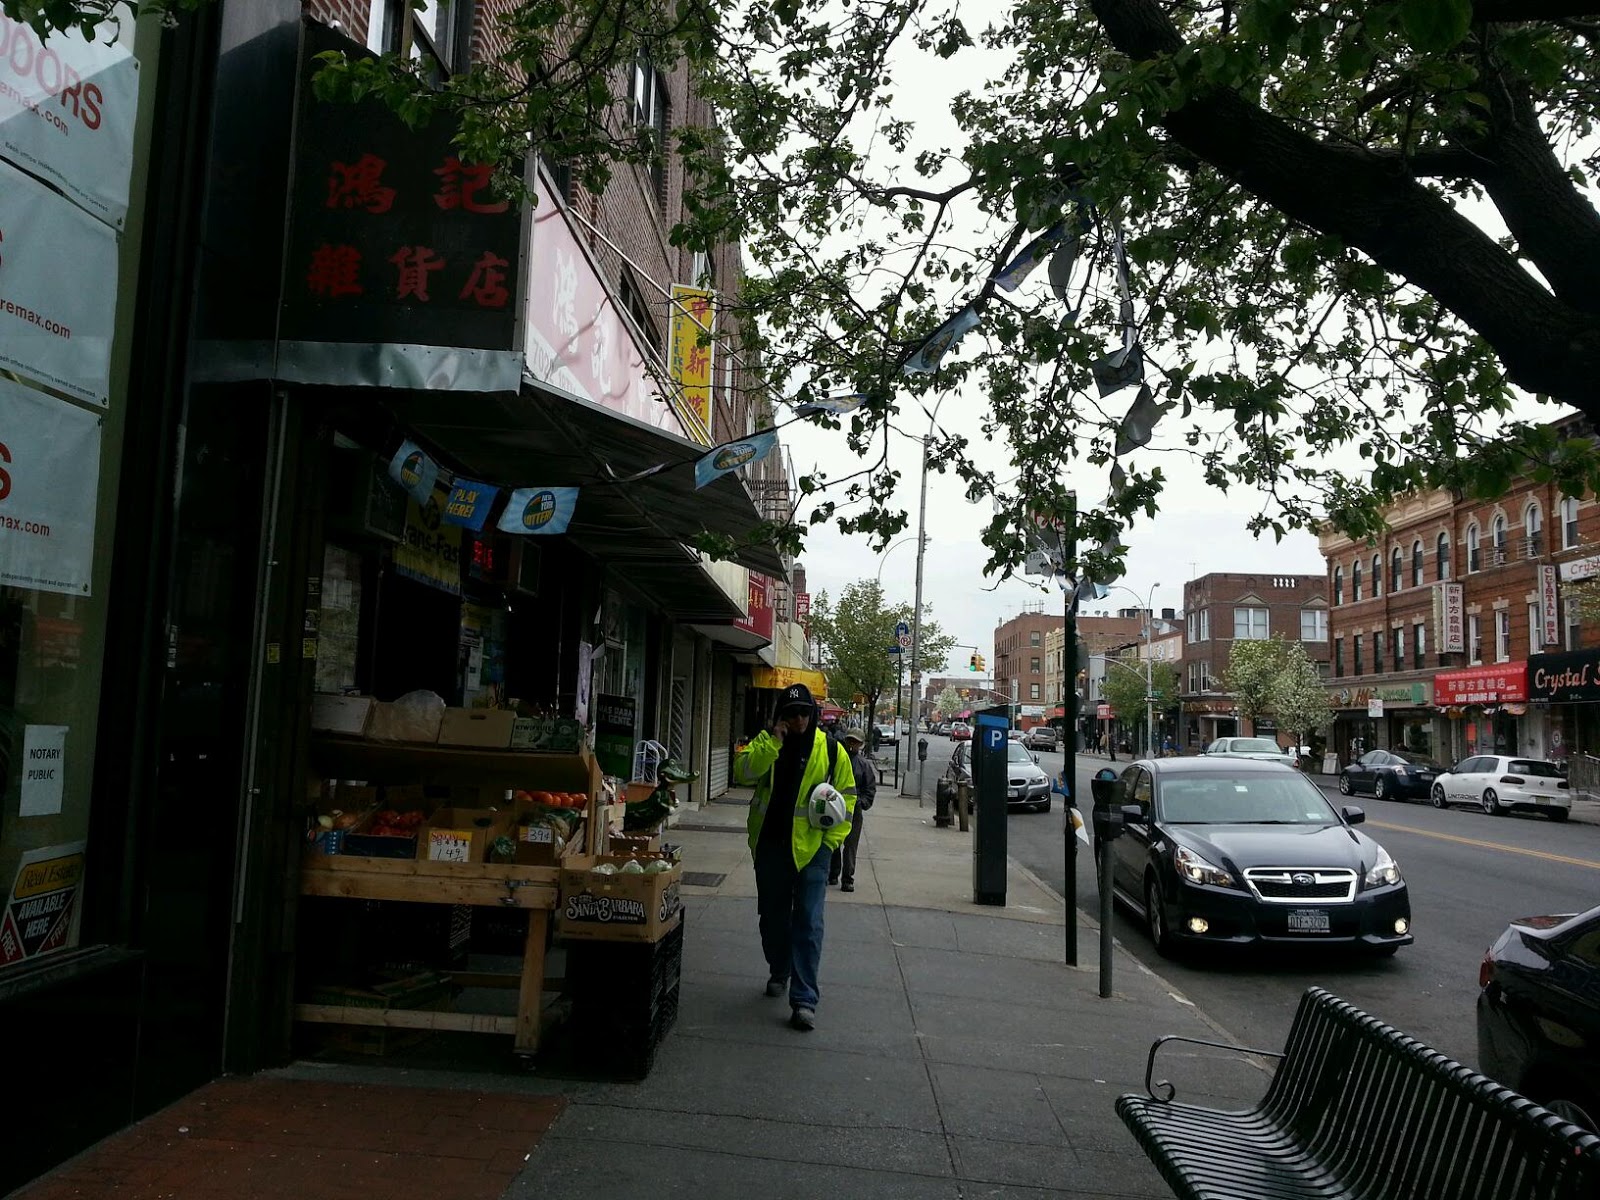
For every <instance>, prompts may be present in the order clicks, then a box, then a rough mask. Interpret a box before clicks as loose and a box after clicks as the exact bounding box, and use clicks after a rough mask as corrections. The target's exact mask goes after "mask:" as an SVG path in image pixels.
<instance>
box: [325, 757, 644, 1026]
mask: <svg viewBox="0 0 1600 1200" xmlns="http://www.w3.org/2000/svg"><path fill="white" fill-rule="evenodd" d="M311 763H312V768H313V770H314V771H315V772H316V773H317V774H318V775H321V776H323V777H326V778H333V779H345V780H349V779H358V780H362V781H364V782H365V783H367V784H369V785H373V784H390V785H422V786H432V787H447V788H449V789H451V790H452V794H456V793H470V792H476V793H477V794H478V795H479V796H480V797H483V796H494V797H501V796H503V794H504V792H505V791H507V790H512V789H516V788H520V787H523V786H525V785H526V783H527V782H528V781H537V782H538V783H539V784H540V785H542V786H547V787H560V788H564V789H566V790H569V791H574V792H576V791H583V792H585V793H587V795H588V796H589V808H588V813H587V817H588V821H587V830H586V832H585V835H584V837H583V838H582V839H581V846H582V849H583V850H584V851H585V852H587V853H588V854H596V853H603V852H604V849H605V837H606V826H607V824H608V823H609V820H610V819H611V817H612V814H611V813H610V812H608V811H607V809H608V808H617V807H620V806H615V805H613V806H606V805H602V804H601V803H600V799H601V788H600V773H599V768H598V766H597V765H596V764H595V761H594V758H593V756H592V755H590V754H589V753H588V752H587V751H586V750H581V751H580V752H579V753H577V754H555V753H546V752H538V751H526V750H491V749H477V748H464V747H448V746H437V745H426V744H420V743H419V744H410V743H386V742H375V741H368V740H365V739H361V738H355V737H345V736H339V735H329V734H318V735H316V736H315V737H314V738H313V741H312V750H311ZM573 849H577V847H576V846H575V847H573ZM559 878H560V870H559V868H558V867H557V866H554V865H552V866H534V865H524V864H521V863H493V862H430V861H426V860H425V859H419V858H416V857H409V858H369V857H356V856H352V855H344V854H331V855H329V854H308V855H306V857H305V858H304V860H303V862H302V865H301V872H300V891H301V894H302V895H306V896H320V897H331V898H345V899H353V900H398V901H406V902H410V903H419V904H452V905H459V904H465V905H471V906H474V907H481V908H493V909H501V910H503V909H505V908H519V909H524V910H526V911H527V913H528V931H527V937H526V941H525V944H524V948H523V959H522V969H521V971H520V973H519V974H517V975H503V976H481V975H480V976H475V977H474V979H475V982H478V983H483V984H491V985H494V986H515V987H516V988H517V989H518V1002H517V1012H516V1016H514V1017H511V1016H497V1015H491V1014H480V1013H458V1012H448V1011H434V1010H418V1009H395V1008H388V1009H381V1008H363V1007H355V1006H344V1005H326V1004H300V1005H297V1006H296V1009H295V1016H296V1018H297V1019H298V1020H301V1021H307V1022H316V1023H335V1024H346V1025H382V1026H389V1027H400V1028H410V1029H430V1030H457V1031H468V1032H477V1033H494V1034H509V1035H511V1037H512V1038H513V1042H514V1049H515V1051H516V1052H517V1053H518V1054H524V1055H529V1054H533V1053H534V1052H535V1051H537V1049H538V1047H539V1034H540V1019H541V1013H542V1010H543V1001H544V960H545V946H546V944H547V942H548V940H549V933H550V917H551V913H552V912H553V911H554V910H555V907H556V900H557V895H558V887H559Z"/></svg>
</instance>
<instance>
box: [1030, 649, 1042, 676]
mask: <svg viewBox="0 0 1600 1200" xmlns="http://www.w3.org/2000/svg"><path fill="white" fill-rule="evenodd" d="M1028 670H1029V672H1030V673H1032V674H1034V675H1037V674H1038V673H1039V656H1038V655H1037V654H1035V655H1034V656H1033V657H1032V658H1030V659H1028Z"/></svg>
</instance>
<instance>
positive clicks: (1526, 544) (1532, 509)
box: [1522, 500, 1544, 558]
mask: <svg viewBox="0 0 1600 1200" xmlns="http://www.w3.org/2000/svg"><path fill="white" fill-rule="evenodd" d="M1522 537H1523V541H1522V555H1523V557H1524V558H1538V557H1539V555H1541V554H1543V553H1544V513H1543V512H1542V511H1541V510H1540V508H1539V502H1538V501H1537V500H1535V501H1534V502H1533V503H1532V504H1530V505H1528V507H1527V509H1526V510H1524V512H1523V514H1522Z"/></svg>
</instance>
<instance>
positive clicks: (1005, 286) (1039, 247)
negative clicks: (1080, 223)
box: [994, 221, 1068, 292]
mask: <svg viewBox="0 0 1600 1200" xmlns="http://www.w3.org/2000/svg"><path fill="white" fill-rule="evenodd" d="M1067 232H1068V231H1067V223H1066V222H1065V221H1057V222H1056V223H1055V224H1054V225H1052V226H1050V228H1049V229H1046V230H1045V231H1044V232H1043V233H1041V234H1040V235H1039V236H1038V237H1036V238H1034V239H1033V241H1031V242H1029V243H1028V244H1027V245H1026V246H1024V247H1023V248H1022V249H1021V250H1019V251H1018V252H1017V254H1016V257H1014V258H1013V259H1012V260H1011V261H1010V262H1008V263H1007V264H1006V265H1005V267H1004V268H1003V269H1002V270H1001V272H1000V273H999V274H998V275H996V276H995V277H994V284H995V286H996V287H997V288H999V289H1000V290H1001V291H1003V292H1014V291H1016V290H1017V289H1018V288H1019V287H1021V286H1022V282H1023V280H1025V279H1027V278H1028V276H1029V275H1032V274H1033V271H1034V268H1035V267H1037V266H1038V265H1039V264H1040V263H1042V262H1043V261H1044V260H1045V259H1046V258H1048V257H1049V256H1050V251H1051V250H1052V249H1053V248H1054V247H1055V245H1056V243H1057V242H1059V241H1061V239H1062V238H1064V237H1066V236H1067Z"/></svg>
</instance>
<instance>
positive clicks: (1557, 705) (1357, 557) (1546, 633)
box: [1320, 423, 1600, 764]
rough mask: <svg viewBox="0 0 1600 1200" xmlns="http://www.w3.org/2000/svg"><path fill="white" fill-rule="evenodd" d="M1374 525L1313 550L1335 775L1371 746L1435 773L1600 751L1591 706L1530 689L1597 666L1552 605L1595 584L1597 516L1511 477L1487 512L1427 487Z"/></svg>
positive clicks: (1569, 616) (1590, 507)
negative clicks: (1319, 570)
mask: <svg viewBox="0 0 1600 1200" xmlns="http://www.w3.org/2000/svg"><path fill="white" fill-rule="evenodd" d="M1568 424H1570V430H1571V431H1572V432H1579V431H1582V428H1583V427H1582V426H1581V425H1578V424H1576V423H1568ZM1563 427H1565V426H1563ZM1386 517H1387V519H1388V523H1389V527H1390V528H1389V531H1388V533H1387V534H1385V535H1384V537H1383V538H1382V540H1381V541H1379V542H1376V543H1372V544H1367V543H1363V544H1360V545H1357V544H1355V543H1353V542H1351V540H1350V539H1349V538H1347V537H1345V536H1343V535H1342V534H1336V533H1332V532H1325V533H1324V534H1323V535H1322V537H1321V539H1320V541H1321V547H1322V551H1323V555H1324V557H1325V558H1326V559H1327V563H1328V594H1329V597H1330V599H1331V610H1330V617H1329V625H1330V637H1331V646H1332V663H1331V667H1332V669H1331V678H1330V689H1331V691H1332V694H1333V702H1334V708H1335V746H1334V748H1335V750H1336V751H1337V753H1338V754H1339V757H1340V761H1341V763H1344V762H1348V761H1350V759H1351V758H1352V757H1354V756H1356V755H1358V754H1360V753H1362V752H1364V751H1366V750H1370V749H1375V748H1380V747H1382V748H1404V749H1410V750H1414V751H1416V752H1418V753H1422V754H1427V755H1429V756H1431V757H1433V758H1435V759H1437V760H1439V761H1440V762H1443V763H1446V764H1448V763H1451V762H1454V761H1456V760H1457V759H1459V758H1462V757H1464V756H1466V755H1469V754H1473V753H1497V752H1498V753H1508V754H1528V755H1533V756H1538V757H1552V758H1563V757H1566V756H1567V754H1568V753H1569V752H1570V751H1571V750H1572V749H1573V748H1574V746H1575V745H1578V744H1582V745H1584V746H1593V745H1600V721H1597V720H1596V719H1595V718H1594V717H1593V715H1592V714H1593V712H1594V708H1593V706H1592V704H1590V703H1589V701H1592V700H1596V699H1600V695H1595V696H1588V695H1586V694H1582V695H1580V694H1579V692H1581V691H1582V689H1578V690H1574V689H1572V688H1570V687H1544V686H1542V682H1543V680H1544V678H1545V677H1546V676H1547V675H1548V676H1549V677H1551V678H1554V677H1555V676H1556V675H1558V674H1559V673H1560V669H1563V668H1568V667H1576V668H1577V669H1578V671H1579V673H1580V674H1581V671H1582V666H1583V665H1584V664H1585V663H1587V662H1588V661H1589V660H1591V659H1596V658H1600V656H1597V655H1596V654H1595V653H1594V650H1593V644H1594V640H1595V639H1594V637H1593V636H1592V631H1588V630H1586V629H1585V628H1584V627H1583V624H1582V622H1581V621H1580V619H1579V616H1578V612H1577V608H1576V606H1575V605H1573V604H1572V603H1571V600H1570V598H1569V597H1568V596H1567V595H1566V594H1565V593H1566V588H1567V586H1568V585H1569V584H1571V583H1572V582H1574V581H1577V580H1582V579H1587V578H1592V577H1594V576H1596V575H1600V555H1597V554H1596V553H1595V551H1596V548H1597V544H1600V506H1597V505H1596V504H1595V502H1594V501H1593V500H1592V499H1588V498H1577V497H1569V496H1564V495H1562V494H1561V493H1560V492H1559V491H1558V490H1557V489H1556V488H1555V486H1554V485H1552V484H1548V483H1536V482H1534V481H1533V480H1531V479H1527V478H1519V479H1517V480H1514V481H1513V482H1512V484H1511V485H1510V486H1509V487H1508V488H1507V489H1506V491H1505V493H1504V494H1503V495H1501V496H1500V497H1498V498H1496V499H1495V500H1492V501H1479V500H1469V499H1465V498H1462V497H1460V496H1458V495H1455V494H1453V493H1450V492H1445V491H1429V492H1425V493H1421V494H1418V495H1415V496H1410V497H1407V498H1405V499H1404V500H1401V501H1399V502H1397V503H1396V504H1395V505H1394V506H1392V507H1391V508H1390V509H1389V511H1388V513H1387V514H1386ZM1597 665H1600V664H1597ZM1590 675H1591V676H1596V675H1600V672H1596V671H1591V672H1590ZM1541 696H1542V697H1543V702H1541Z"/></svg>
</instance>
